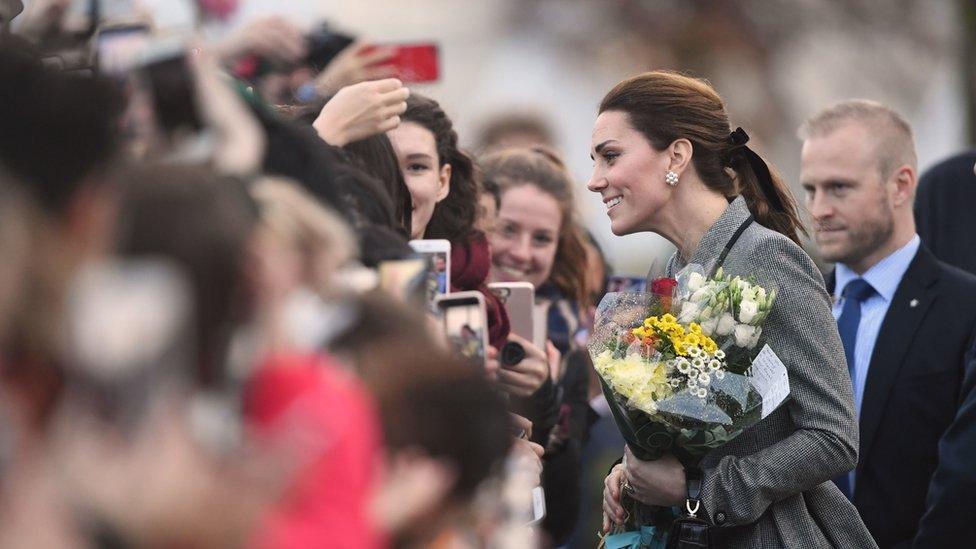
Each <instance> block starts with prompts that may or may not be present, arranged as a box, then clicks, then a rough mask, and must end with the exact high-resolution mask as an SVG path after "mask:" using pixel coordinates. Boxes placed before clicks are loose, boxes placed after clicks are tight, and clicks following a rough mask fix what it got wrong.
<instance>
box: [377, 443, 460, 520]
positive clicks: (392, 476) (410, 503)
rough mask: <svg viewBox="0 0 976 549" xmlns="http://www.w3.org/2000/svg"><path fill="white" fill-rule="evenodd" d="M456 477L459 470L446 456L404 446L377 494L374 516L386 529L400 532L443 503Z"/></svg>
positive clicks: (397, 454)
mask: <svg viewBox="0 0 976 549" xmlns="http://www.w3.org/2000/svg"><path fill="white" fill-rule="evenodd" d="M456 480H457V473H456V472H455V471H454V469H453V467H451V466H450V465H449V464H448V463H446V462H444V460H440V459H435V458H432V457H430V456H428V455H427V454H425V453H424V452H423V451H421V450H413V449H406V450H400V451H398V452H396V453H395V454H394V455H393V456H392V458H391V459H390V464H389V467H388V469H387V474H386V477H385V478H384V480H383V485H382V487H380V489H379V491H378V492H377V494H376V496H375V497H374V498H373V503H372V514H373V517H374V519H375V521H376V523H377V524H379V525H382V527H383V529H384V530H385V531H387V532H397V531H398V530H400V529H401V528H403V527H404V526H406V525H408V524H410V523H412V522H413V521H414V519H416V518H417V517H420V516H423V515H425V514H427V513H428V512H430V511H431V510H432V509H433V508H434V507H436V506H437V505H439V504H440V503H441V502H442V501H443V500H444V498H445V497H447V494H448V493H449V492H450V491H451V488H452V487H453V486H454V482H455V481H456Z"/></svg>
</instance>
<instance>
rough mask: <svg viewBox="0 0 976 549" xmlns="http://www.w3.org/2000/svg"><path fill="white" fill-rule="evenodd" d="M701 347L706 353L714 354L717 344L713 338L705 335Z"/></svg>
mask: <svg viewBox="0 0 976 549" xmlns="http://www.w3.org/2000/svg"><path fill="white" fill-rule="evenodd" d="M702 349H705V352H707V353H708V354H714V353H715V351H717V350H718V345H716V344H715V340H713V339H712V338H710V337H705V338H704V340H703V341H702Z"/></svg>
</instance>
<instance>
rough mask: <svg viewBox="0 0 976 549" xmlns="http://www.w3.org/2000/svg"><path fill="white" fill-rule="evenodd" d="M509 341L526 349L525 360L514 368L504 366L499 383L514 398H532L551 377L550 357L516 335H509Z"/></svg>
mask: <svg viewBox="0 0 976 549" xmlns="http://www.w3.org/2000/svg"><path fill="white" fill-rule="evenodd" d="M508 340H509V341H514V342H515V343H518V344H519V345H521V346H522V347H523V348H524V349H525V358H523V359H522V362H519V363H518V364H515V365H513V366H509V365H506V364H502V365H501V368H500V369H499V370H498V383H499V385H501V387H502V389H504V390H505V391H506V392H508V393H509V394H511V395H513V396H518V397H529V396H532V394H533V393H535V392H536V391H538V390H539V388H540V387H542V385H543V384H544V383H545V382H546V378H547V377H548V376H549V375H550V374H549V357H548V356H546V354H545V353H544V352H542V350H541V349H539V348H538V347H536V346H535V345H533V344H532V342H530V341H529V340H527V339H524V338H521V337H519V336H517V335H515V334H511V335H509V336H508Z"/></svg>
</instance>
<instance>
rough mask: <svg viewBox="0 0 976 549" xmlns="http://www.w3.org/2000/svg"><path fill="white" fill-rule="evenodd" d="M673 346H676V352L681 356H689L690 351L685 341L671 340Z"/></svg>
mask: <svg viewBox="0 0 976 549" xmlns="http://www.w3.org/2000/svg"><path fill="white" fill-rule="evenodd" d="M671 344H672V345H674V352H675V353H678V354H679V355H681V356H684V355H687V354H688V349H687V348H686V347H685V344H684V341H682V340H681V339H679V338H676V337H675V338H671Z"/></svg>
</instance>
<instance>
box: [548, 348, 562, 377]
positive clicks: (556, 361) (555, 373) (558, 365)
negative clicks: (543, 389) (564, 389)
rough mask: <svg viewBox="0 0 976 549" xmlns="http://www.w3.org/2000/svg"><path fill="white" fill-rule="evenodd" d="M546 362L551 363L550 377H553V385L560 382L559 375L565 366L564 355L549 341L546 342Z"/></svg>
mask: <svg viewBox="0 0 976 549" xmlns="http://www.w3.org/2000/svg"><path fill="white" fill-rule="evenodd" d="M546 361H547V362H548V363H549V375H550V376H551V377H552V381H553V383H555V382H557V381H559V373H560V371H561V369H562V364H563V354H562V353H560V352H559V349H557V348H556V346H555V345H553V344H552V341H550V340H548V339H547V340H546Z"/></svg>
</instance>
